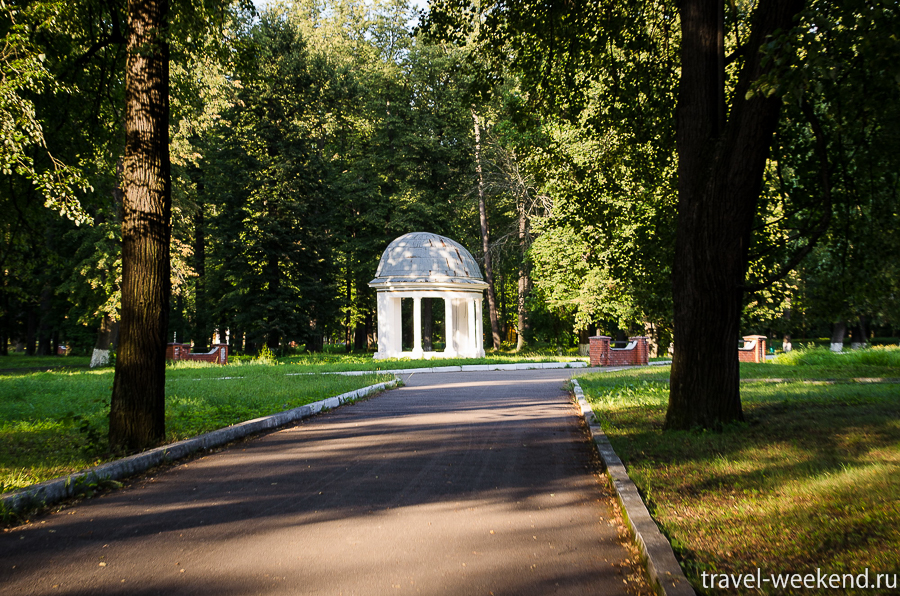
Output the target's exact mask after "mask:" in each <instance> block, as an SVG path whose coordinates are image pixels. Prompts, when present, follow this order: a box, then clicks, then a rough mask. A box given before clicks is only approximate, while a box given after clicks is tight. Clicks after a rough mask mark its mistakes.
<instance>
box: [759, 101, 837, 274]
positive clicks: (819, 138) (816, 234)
mask: <svg viewBox="0 0 900 596" xmlns="http://www.w3.org/2000/svg"><path fill="white" fill-rule="evenodd" d="M800 109H801V111H802V112H803V115H804V116H806V119H807V120H808V121H809V124H810V126H811V127H812V130H813V136H815V138H816V155H818V157H819V168H820V169H819V179H820V182H821V184H822V195H823V196H824V198H825V212H824V213H823V214H822V217H821V218H820V219H819V222H818V225H817V226H816V228H815V229H814V230H813V232H812V234H811V235H810V238H809V241H808V242H807V243H806V246H804V247H803V248H801V249H800V250H798V251H797V252H796V253H794V256H793V257H791V259H790V260H788V262H787V263H785V265H784V266H783V267H782V268H781V270H780V271H779V272H778V273H776V274H775V275H773V276H771V277H769V278H768V279H766V280H764V281H762V282H760V283H757V284H753V285H747V284H744V287H743V289H744V291H745V292H758V291H760V290H762V289H764V288H766V287H768V286H770V285H772V284H773V283H775V282H776V281H779V280H782V279H784V278H785V277H787V275H788V274H789V273H790V272H791V271H793V270H794V269H795V268H796V267H797V265H799V264H800V262H801V261H802V260H803V259H804V258H805V257H806V255H808V254H809V253H810V252H812V249H813V248H815V246H816V244H817V243H818V241H819V238H821V237H822V235H823V234H824V233H825V232H826V230H828V225H829V224H830V223H831V205H832V201H831V173H830V172H829V167H828V143H827V141H826V139H825V131H824V129H823V128H822V123H821V122H820V121H819V117H818V116H816V113H815V111H814V110H813V107H812V105H811V104H810V103H809V100H808V99H806V98H803V101H802V102H801V104H800Z"/></svg>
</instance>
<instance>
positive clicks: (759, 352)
mask: <svg viewBox="0 0 900 596" xmlns="http://www.w3.org/2000/svg"><path fill="white" fill-rule="evenodd" d="M744 341H755V342H756V348H755V349H754V350H753V355H752V357H751V359H750V362H765V361H766V336H765V335H745V336H744Z"/></svg>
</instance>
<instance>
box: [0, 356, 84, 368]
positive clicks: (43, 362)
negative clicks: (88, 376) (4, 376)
mask: <svg viewBox="0 0 900 596" xmlns="http://www.w3.org/2000/svg"><path fill="white" fill-rule="evenodd" d="M90 363H91V357H90V356H26V355H25V354H23V353H17V352H10V353H9V355H8V356H0V370H8V369H16V368H58V367H63V366H64V367H74V368H83V367H86V366H87V365H88V364H90Z"/></svg>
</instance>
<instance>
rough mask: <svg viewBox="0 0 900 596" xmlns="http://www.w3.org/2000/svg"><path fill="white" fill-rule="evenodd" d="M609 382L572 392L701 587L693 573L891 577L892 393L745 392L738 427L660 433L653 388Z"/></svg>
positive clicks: (898, 536)
mask: <svg viewBox="0 0 900 596" xmlns="http://www.w3.org/2000/svg"><path fill="white" fill-rule="evenodd" d="M618 382H619V384H620V385H619V386H616V383H612V382H608V381H607V382H605V383H603V384H600V383H595V382H593V381H591V380H588V381H586V382H582V387H583V388H584V389H585V391H586V392H587V393H588V395H589V397H590V398H591V399H592V400H593V403H594V407H595V410H596V411H597V412H598V416H599V417H600V419H601V420H602V422H603V425H604V430H605V431H606V433H607V435H608V436H609V438H610V441H611V442H612V444H613V446H614V448H615V449H616V452H617V453H618V454H619V456H620V457H621V458H622V459H623V460H624V461H625V463H626V466H627V467H628V470H629V474H630V475H631V476H632V478H633V479H634V481H635V483H636V484H637V485H638V487H639V489H640V490H641V491H642V493H643V495H644V497H645V499H646V500H647V501H649V503H648V504H649V506H650V507H651V509H652V510H653V514H654V517H655V518H656V519H657V521H658V523H660V525H661V527H662V529H663V531H664V532H665V533H666V534H667V535H668V536H669V538H670V539H671V540H672V542H673V546H675V548H676V550H677V551H678V552H679V555H680V557H681V558H682V564H683V566H684V567H685V572H686V574H687V575H688V577H689V579H691V580H692V582H694V585H695V587H696V588H698V589H700V591H702V589H701V585H700V582H699V575H700V573H701V572H703V571H710V572H713V571H714V572H725V573H748V572H751V571H755V569H756V568H757V567H760V568H762V569H763V572H764V573H767V572H804V573H805V572H807V571H809V570H813V571H815V569H816V568H822V569H823V570H824V569H827V570H830V571H834V572H848V573H850V572H852V573H861V572H862V571H863V570H865V569H866V568H870V569H872V570H873V572H875V571H876V570H877V571H880V572H892V573H893V572H897V571H898V569H900V549H898V548H897V545H898V544H900V500H898V497H900V422H898V421H900V395H898V393H900V392H898V391H897V389H896V385H862V384H850V385H833V386H810V385H801V384H797V383H788V384H763V383H759V384H749V385H745V386H743V387H742V397H743V403H744V413H745V417H746V419H747V422H745V423H742V424H737V425H732V426H730V427H727V428H726V429H725V430H724V431H723V432H699V431H698V432H694V431H690V432H682V431H677V432H664V431H663V430H662V423H663V420H664V417H665V409H666V390H665V386H664V384H663V383H646V382H643V380H642V379H640V378H634V377H632V378H630V379H629V378H628V376H627V375H625V376H623V377H622V378H620V380H619V381H618ZM626 383H630V384H628V385H627V386H624V387H623V385H624V384H626ZM714 593H716V594H719V593H723V592H721V591H715V592H714ZM747 593H756V592H753V591H748V592H747ZM776 593H777V592H776ZM805 593H810V594H815V593H818V592H816V591H815V590H811V591H808V592H805ZM822 593H827V592H826V591H823V592H822ZM847 593H852V592H851V591H848V592H847ZM860 593H865V592H864V591H861V592H860Z"/></svg>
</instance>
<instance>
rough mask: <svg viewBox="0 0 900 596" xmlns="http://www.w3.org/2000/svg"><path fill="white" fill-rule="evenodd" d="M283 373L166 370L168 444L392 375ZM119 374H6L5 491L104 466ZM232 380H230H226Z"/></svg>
mask: <svg viewBox="0 0 900 596" xmlns="http://www.w3.org/2000/svg"><path fill="white" fill-rule="evenodd" d="M285 372H287V371H286V370H285V367H276V366H266V365H249V364H248V365H244V366H240V367H230V366H227V367H222V366H217V365H210V364H198V363H191V365H189V366H177V367H170V368H169V369H168V370H167V371H166V440H167V442H172V441H176V440H180V439H184V438H188V437H191V436H196V435H198V434H202V433H204V432H208V431H212V430H215V429H218V428H222V427H225V426H229V425H232V424H237V423H239V422H243V421H245V420H250V419H253V418H258V417H261V416H268V415H270V414H274V413H277V412H280V411H283V410H287V409H291V408H295V407H298V406H301V405H304V404H307V403H311V402H314V401H318V400H320V399H325V398H328V397H331V396H334V395H339V394H341V393H346V392H348V391H354V390H356V389H359V388H362V387H366V386H368V385H372V384H375V383H380V382H384V381H387V380H390V379H392V378H393V376H392V375H384V374H371V375H361V376H352V377H349V376H342V375H299V376H286V375H285ZM113 374H114V373H113V369H112V368H107V369H99V370H82V371H53V372H43V373H31V374H22V375H13V376H0V492H5V491H9V490H15V489H17V488H22V487H25V486H28V485H30V484H34V483H36V482H42V481H44V480H48V479H50V478H55V477H57V476H61V475H65V474H69V473H72V472H75V471H78V470H81V469H84V468H86V467H89V466H91V465H94V464H96V463H100V462H102V461H106V460H107V459H108V457H109V456H108V455H107V443H106V435H107V432H108V429H109V420H108V415H109V399H110V394H111V391H112V382H113ZM229 376H231V377H233V378H230V379H229V378H225V377H229Z"/></svg>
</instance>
